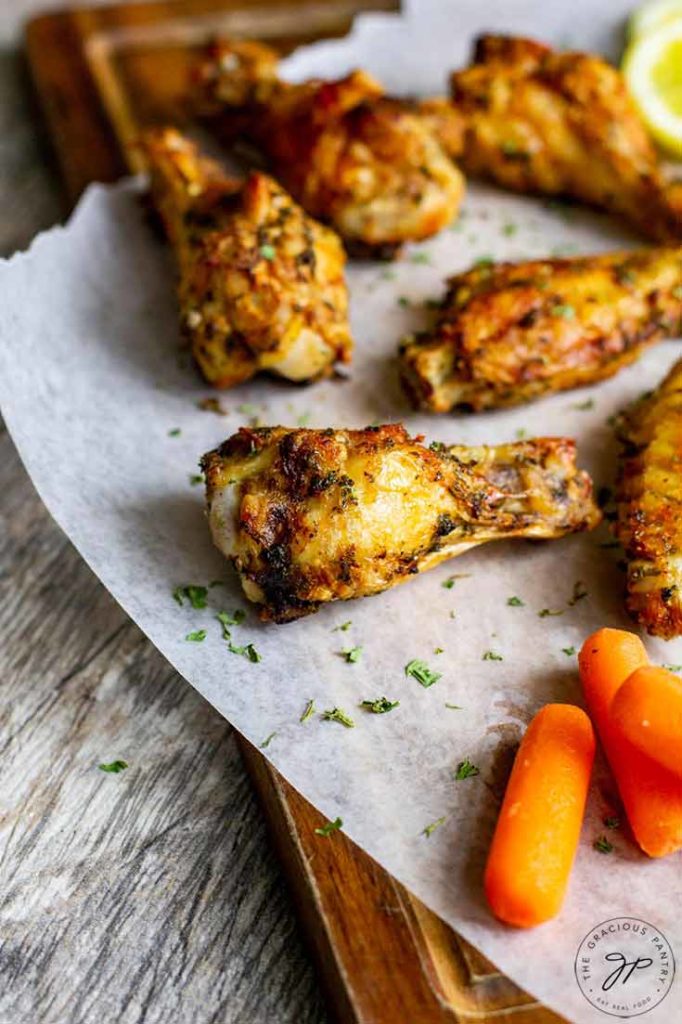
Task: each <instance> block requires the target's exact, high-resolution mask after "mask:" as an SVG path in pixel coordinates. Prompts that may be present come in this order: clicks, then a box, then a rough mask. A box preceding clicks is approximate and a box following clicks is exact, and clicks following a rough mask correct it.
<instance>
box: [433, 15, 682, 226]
mask: <svg viewBox="0 0 682 1024" xmlns="http://www.w3.org/2000/svg"><path fill="white" fill-rule="evenodd" d="M451 93H452V101H453V105H454V109H455V114H454V117H451V118H448V117H447V116H445V115H443V114H441V116H440V123H441V125H442V126H443V130H442V131H441V132H440V137H441V141H442V143H443V145H444V146H445V147H446V148H447V150H448V152H449V153H450V154H451V155H452V156H453V158H455V159H457V160H458V161H459V162H460V163H461V165H462V168H463V170H464V172H465V173H466V174H467V175H472V176H480V177H484V178H489V179H492V180H493V181H495V182H497V183H499V184H500V185H503V186H504V187H506V188H510V189H513V190H514V191H517V192H526V193H542V194H546V195H564V196H570V197H573V198H575V199H578V200H580V201H581V202H585V203H589V204H590V205H593V206H597V207H600V208H603V209H606V210H610V211H612V212H614V213H618V214H621V215H623V216H625V217H626V218H627V219H628V220H629V221H630V222H631V223H632V224H633V225H635V226H636V227H637V228H638V229H639V230H640V231H642V232H643V233H644V234H645V235H646V236H647V237H650V238H653V239H655V240H657V241H660V242H674V241H676V240H679V239H682V184H679V183H678V184H677V185H673V184H670V185H669V184H667V183H666V181H665V180H664V177H663V174H662V172H661V167H660V164H659V161H658V158H657V155H656V151H655V149H654V146H653V144H652V142H651V139H650V138H649V136H648V134H647V132H646V129H645V127H644V125H643V123H642V121H641V118H640V117H639V114H638V113H637V110H636V109H635V107H634V105H633V103H632V100H631V99H630V96H629V94H628V91H627V87H626V84H625V80H624V78H623V76H622V75H621V73H620V72H619V71H617V70H616V68H614V67H612V66H611V65H610V64H608V63H607V62H606V61H605V60H603V59H602V58H600V57H596V56H592V55H590V54H585V53H572V52H571V53H558V52H556V51H554V50H552V49H551V48H550V47H548V46H544V45H542V44H541V43H537V42H534V41H532V40H529V39H520V38H515V37H511V36H495V35H484V36H482V37H481V38H479V40H478V41H477V43H476V46H475V51H474V59H473V63H472V64H471V65H470V66H469V67H467V68H465V69H464V70H462V71H456V72H454V73H453V75H452V77H451ZM437 109H438V105H436V110H437ZM427 113H428V111H427ZM457 116H459V117H460V118H461V120H462V125H461V128H460V129H459V130H458V129H457V125H456V118H457ZM431 120H432V126H433V127H434V128H435V129H436V131H438V124H439V118H438V117H435V119H431ZM453 122H454V123H453Z"/></svg>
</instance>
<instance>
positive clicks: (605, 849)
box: [592, 836, 614, 853]
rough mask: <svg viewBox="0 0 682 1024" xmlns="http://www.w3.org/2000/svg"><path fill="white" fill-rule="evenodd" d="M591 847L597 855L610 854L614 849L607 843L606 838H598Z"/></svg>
mask: <svg viewBox="0 0 682 1024" xmlns="http://www.w3.org/2000/svg"><path fill="white" fill-rule="evenodd" d="M592 846H593V848H594V849H595V850H597V852H598V853H611V852H612V851H613V849H614V846H613V843H611V842H609V840H608V839H607V838H606V836H599V837H598V838H597V839H595V841H594V842H593V843H592Z"/></svg>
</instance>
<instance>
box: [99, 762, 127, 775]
mask: <svg viewBox="0 0 682 1024" xmlns="http://www.w3.org/2000/svg"><path fill="white" fill-rule="evenodd" d="M97 767H98V768H99V770H100V771H101V772H109V773H110V774H111V775H118V773H119V772H122V771H125V769H126V768H127V767H128V762H127V761H110V762H109V763H108V764H98V765H97Z"/></svg>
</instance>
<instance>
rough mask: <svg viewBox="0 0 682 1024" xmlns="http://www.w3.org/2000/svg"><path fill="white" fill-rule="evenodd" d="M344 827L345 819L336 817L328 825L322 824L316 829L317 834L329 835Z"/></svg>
mask: <svg viewBox="0 0 682 1024" xmlns="http://www.w3.org/2000/svg"><path fill="white" fill-rule="evenodd" d="M342 827H343V821H342V820H341V818H334V820H333V821H328V822H327V824H326V825H322V827H321V828H316V829H315V835H316V836H325V837H326V836H329V835H331V834H332V832H338V830H339V829H340V828H342Z"/></svg>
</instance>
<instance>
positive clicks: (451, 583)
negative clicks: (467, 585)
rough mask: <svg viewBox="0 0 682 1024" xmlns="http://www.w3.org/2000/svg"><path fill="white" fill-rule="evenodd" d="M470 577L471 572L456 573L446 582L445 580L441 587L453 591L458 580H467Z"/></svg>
mask: <svg viewBox="0 0 682 1024" xmlns="http://www.w3.org/2000/svg"><path fill="white" fill-rule="evenodd" d="M470 576H471V573H470V572H456V573H455V574H454V575H453V576H448V578H447V579H446V580H443V582H442V583H441V586H442V587H445V589H446V590H452V588H453V587H454V585H455V583H456V582H457V580H467V579H469V577H470Z"/></svg>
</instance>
